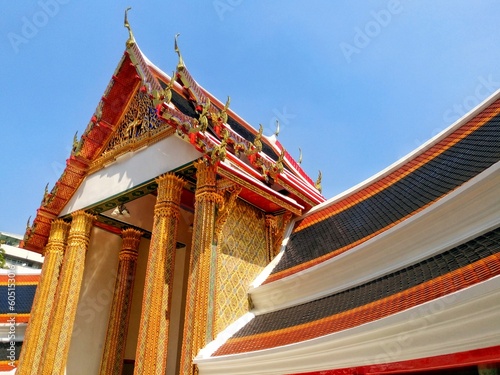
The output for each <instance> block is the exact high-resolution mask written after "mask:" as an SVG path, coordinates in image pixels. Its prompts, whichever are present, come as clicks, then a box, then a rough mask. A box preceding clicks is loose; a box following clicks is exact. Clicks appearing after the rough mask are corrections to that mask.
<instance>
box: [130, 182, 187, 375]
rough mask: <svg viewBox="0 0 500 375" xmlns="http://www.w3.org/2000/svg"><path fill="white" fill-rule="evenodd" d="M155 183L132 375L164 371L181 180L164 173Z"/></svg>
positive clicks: (182, 185) (151, 374) (181, 188)
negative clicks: (155, 195) (152, 213)
mask: <svg viewBox="0 0 500 375" xmlns="http://www.w3.org/2000/svg"><path fill="white" fill-rule="evenodd" d="M156 182H157V184H158V195H157V198H156V199H157V201H156V205H155V210H154V215H155V216H154V223H153V231H152V237H151V244H150V250H149V256H148V265H147V269H146V279H145V283H144V297H143V303H142V312H141V324H140V328H139V338H138V343H137V352H136V365H135V370H134V374H136V375H146V374H147V375H153V374H165V372H166V366H167V363H166V360H167V345H168V335H169V326H170V310H171V300H172V289H173V277H174V264H175V250H176V244H177V226H178V221H179V212H180V199H181V193H182V190H183V187H184V185H185V181H184V180H183V179H182V178H180V177H177V176H176V175H174V174H166V175H163V176H160V177H158V178H157V180H156ZM153 348H154V349H153Z"/></svg>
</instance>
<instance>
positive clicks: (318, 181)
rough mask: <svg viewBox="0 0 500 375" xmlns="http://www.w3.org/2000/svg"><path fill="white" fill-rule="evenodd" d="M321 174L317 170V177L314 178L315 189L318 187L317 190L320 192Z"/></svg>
mask: <svg viewBox="0 0 500 375" xmlns="http://www.w3.org/2000/svg"><path fill="white" fill-rule="evenodd" d="M322 177H323V175H322V174H321V171H319V173H318V179H317V180H316V183H315V186H316V189H318V191H319V192H320V193H321V190H322V189H323V188H322V187H321V179H322Z"/></svg>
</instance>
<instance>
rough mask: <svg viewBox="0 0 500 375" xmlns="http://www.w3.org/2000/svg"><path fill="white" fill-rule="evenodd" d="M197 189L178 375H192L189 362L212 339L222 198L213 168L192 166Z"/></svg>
mask: <svg viewBox="0 0 500 375" xmlns="http://www.w3.org/2000/svg"><path fill="white" fill-rule="evenodd" d="M195 167H196V169H197V172H196V177H197V186H196V195H195V215H194V225H193V227H194V228H193V229H194V230H193V242H192V246H191V249H192V250H191V259H190V265H189V279H188V290H187V296H186V314H185V318H184V336H183V344H182V357H181V374H184V375H185V374H192V373H193V371H194V369H193V364H192V362H193V358H194V357H195V356H196V354H197V353H198V351H199V350H200V349H201V348H202V347H204V346H205V345H206V344H207V343H208V341H210V340H212V338H213V337H212V335H213V322H214V317H213V303H214V298H215V285H214V284H215V277H214V276H215V275H214V273H215V269H216V267H215V260H216V253H215V245H214V242H215V217H216V212H217V209H218V207H220V206H221V205H222V203H223V197H222V196H221V195H219V194H218V193H217V189H216V167H215V166H213V165H206V164H205V163H204V162H203V161H199V162H197V163H196V164H195Z"/></svg>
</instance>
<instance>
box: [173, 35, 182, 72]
mask: <svg viewBox="0 0 500 375" xmlns="http://www.w3.org/2000/svg"><path fill="white" fill-rule="evenodd" d="M179 35H181V34H180V33H177V34H175V40H174V50H175V52H176V53H177V55H179V62H178V63H177V70H182V69H184V67H185V65H184V60H183V59H182V55H181V50H180V49H179V46H178V44H177V38H179Z"/></svg>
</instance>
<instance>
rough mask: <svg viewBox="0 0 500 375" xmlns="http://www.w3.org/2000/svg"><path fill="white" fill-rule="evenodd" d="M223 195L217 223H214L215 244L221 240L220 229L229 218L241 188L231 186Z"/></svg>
mask: <svg viewBox="0 0 500 375" xmlns="http://www.w3.org/2000/svg"><path fill="white" fill-rule="evenodd" d="M224 193H225V194H224V202H223V204H222V207H220V208H219V212H218V213H217V221H216V223H215V238H216V240H217V243H219V240H220V238H221V237H220V236H221V234H222V228H223V227H224V224H225V223H226V221H227V218H228V217H229V213H230V212H231V210H232V209H233V207H234V204H235V202H236V199H237V198H238V195H239V194H240V193H241V187H239V186H233V187H231V188H229V189H227V190H226V191H225V192H224Z"/></svg>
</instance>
